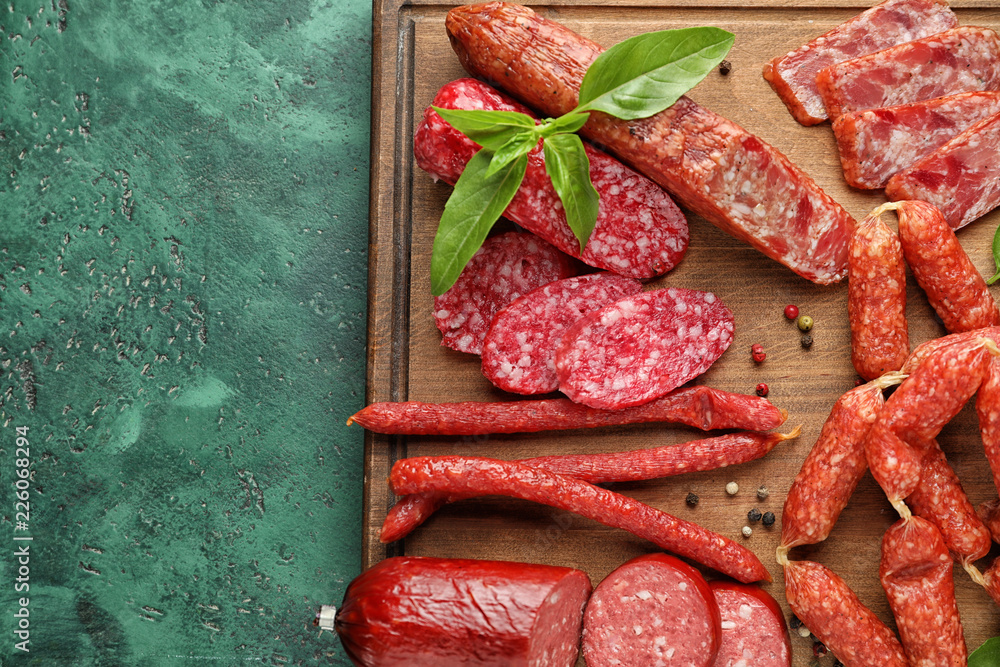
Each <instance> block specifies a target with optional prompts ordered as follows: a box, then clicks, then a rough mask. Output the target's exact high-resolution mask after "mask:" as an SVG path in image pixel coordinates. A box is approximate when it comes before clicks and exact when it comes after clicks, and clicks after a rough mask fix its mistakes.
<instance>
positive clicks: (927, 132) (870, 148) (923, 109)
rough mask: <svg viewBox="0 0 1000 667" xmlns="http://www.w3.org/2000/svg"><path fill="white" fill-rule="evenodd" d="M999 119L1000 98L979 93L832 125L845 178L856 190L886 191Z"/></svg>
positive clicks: (861, 113)
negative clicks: (974, 129) (962, 136)
mask: <svg viewBox="0 0 1000 667" xmlns="http://www.w3.org/2000/svg"><path fill="white" fill-rule="evenodd" d="M998 113H1000V92H995V91H977V92H971V93H958V94H957V95H946V96H945V97H936V98H934V99H932V100H923V101H921V102H913V103H911V104H901V105H898V106H894V107H886V108H884V109H868V110H866V111H855V112H853V113H849V114H844V115H843V116H841V117H840V118H838V119H837V120H836V121H834V123H833V133H834V135H836V137H837V148H838V149H839V150H840V164H841V166H842V167H843V168H844V178H845V179H846V180H847V182H848V183H849V184H850V185H853V186H854V187H856V188H863V189H868V190H872V189H875V188H883V187H885V184H886V183H888V182H889V179H890V178H891V177H892V176H893V175H894V174H896V173H898V172H900V171H902V170H903V169H906V168H908V167H911V166H913V164H915V163H916V162H917V161H919V160H920V159H921V158H923V157H925V156H927V155H929V154H931V153H933V152H934V150H935V149H937V148H939V147H940V146H942V145H944V144H945V143H946V142H948V141H950V140H951V139H953V138H955V137H956V136H957V135H958V134H959V133H960V132H963V131H965V130H967V129H968V128H969V127H971V126H972V125H974V124H975V123H978V122H979V121H981V120H983V119H985V118H989V117H990V116H993V115H995V114H998Z"/></svg>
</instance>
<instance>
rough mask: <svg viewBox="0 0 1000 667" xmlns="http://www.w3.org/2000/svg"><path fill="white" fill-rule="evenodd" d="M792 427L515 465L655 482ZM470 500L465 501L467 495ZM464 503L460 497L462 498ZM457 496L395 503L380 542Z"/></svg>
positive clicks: (716, 462)
mask: <svg viewBox="0 0 1000 667" xmlns="http://www.w3.org/2000/svg"><path fill="white" fill-rule="evenodd" d="M799 431H800V429H799V428H798V427H797V428H795V430H793V431H792V432H791V433H789V434H787V435H786V434H783V433H727V434H726V435H720V436H718V437H715V438H706V439H704V440H692V441H691V442H685V443H682V444H679V445H666V446H663V447H653V448H651V449H637V450H632V451H628V452H618V453H613V454H565V455H562V456H539V457H536V458H532V459H521V460H520V461H519V463H523V464H524V465H528V466H532V467H534V468H541V469H542V470H547V471H549V472H554V473H558V474H560V475H568V476H570V477H574V478H576V479H581V480H583V481H585V482H590V483H592V484H598V483H602V482H626V481H638V480H645V479H659V478H661V477H670V476H672V475H680V474H683V473H688V472H698V471H702V470H716V469H718V468H724V467H726V466H730V465H737V464H740V463H746V462H747V461H754V460H756V459H759V458H761V457H762V456H764V455H765V454H767V453H768V452H770V451H771V450H772V449H774V446H775V445H777V444H778V443H779V442H784V441H785V440H791V439H792V438H796V437H798V435H799ZM466 497H469V496H466ZM462 499H464V498H462ZM455 500H459V498H458V497H455V496H448V497H442V496H437V495H430V494H422V495H408V496H406V497H404V498H400V499H399V501H398V502H397V503H396V504H395V505H393V507H392V508H391V509H390V510H389V513H388V514H387V515H386V517H385V521H384V522H383V523H382V534H381V536H380V538H379V539H381V540H382V541H383V542H393V541H395V540H398V539H400V538H402V537H405V536H406V535H407V534H409V532H410V531H411V530H413V529H414V528H416V527H417V526H419V525H420V524H421V523H423V522H424V521H426V520H427V518H428V517H430V515H431V514H433V513H434V512H436V511H437V510H438V509H439V508H440V507H441V506H442V505H444V504H445V503H446V502H454V501H455Z"/></svg>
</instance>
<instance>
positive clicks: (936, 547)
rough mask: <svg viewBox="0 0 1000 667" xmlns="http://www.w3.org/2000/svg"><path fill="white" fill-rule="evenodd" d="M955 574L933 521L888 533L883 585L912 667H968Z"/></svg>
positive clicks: (907, 522)
mask: <svg viewBox="0 0 1000 667" xmlns="http://www.w3.org/2000/svg"><path fill="white" fill-rule="evenodd" d="M951 570H952V562H951V557H950V556H949V555H948V548H947V547H946V546H945V543H944V539H943V538H942V537H941V533H940V532H939V531H938V529H937V528H935V527H934V525H933V524H932V523H930V522H929V521H926V520H924V519H921V518H920V517H918V516H913V517H910V518H909V519H900V520H899V521H897V522H896V523H894V524H893V525H892V526H890V527H889V530H887V531H886V532H885V536H884V537H883V538H882V560H881V563H880V564H879V580H880V581H881V582H882V588H883V589H884V590H885V594H886V597H887V598H888V599H889V607H890V608H891V609H892V614H893V616H895V617H896V626H897V627H898V628H899V635H900V637H901V638H902V644H903V650H904V651H906V657H907V659H908V660H909V663H910V667H966V665H967V664H968V659H969V658H968V651H967V649H966V646H965V635H964V634H963V632H962V622H961V621H960V620H959V617H958V605H957V604H956V602H955V584H954V582H953V581H952V577H951Z"/></svg>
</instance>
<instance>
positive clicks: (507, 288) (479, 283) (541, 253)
mask: <svg viewBox="0 0 1000 667" xmlns="http://www.w3.org/2000/svg"><path fill="white" fill-rule="evenodd" d="M576 273H577V271H576V267H575V266H574V262H573V260H572V259H570V258H569V257H568V256H567V255H564V254H563V253H561V252H559V251H558V250H556V249H555V248H554V247H553V246H552V245H550V244H549V243H546V242H545V241H543V240H541V239H540V238H538V237H537V236H535V235H534V234H527V233H525V232H507V233H506V234H500V235H499V236H491V237H490V238H488V239H486V242H485V243H483V247H482V248H480V249H479V250H478V251H477V252H476V254H475V255H473V256H472V259H471V260H469V263H468V264H467V265H466V267H465V269H464V270H463V271H462V274H461V275H460V276H459V277H458V280H456V281H455V284H454V285H452V287H451V289H449V290H448V291H447V292H445V293H444V294H442V295H441V296H438V297H434V321H435V322H436V323H437V328H438V329H440V330H441V334H442V336H443V337H442V339H441V344H442V345H444V346H445V347H450V348H451V349H453V350H458V351H459V352H469V353H471V354H480V353H481V352H482V350H483V340H484V339H485V338H486V332H487V331H489V328H490V324H492V322H493V318H494V317H495V316H496V314H497V313H498V312H499V311H500V309H502V308H504V307H505V306H506V305H507V304H509V303H510V302H511V301H513V300H514V299H516V298H517V297H519V296H521V295H522V294H527V293H528V292H530V291H531V290H533V289H535V288H537V287H541V286H542V285H547V284H548V283H550V282H552V281H553V280H560V279H562V278H569V277H570V276H573V275H575V274H576Z"/></svg>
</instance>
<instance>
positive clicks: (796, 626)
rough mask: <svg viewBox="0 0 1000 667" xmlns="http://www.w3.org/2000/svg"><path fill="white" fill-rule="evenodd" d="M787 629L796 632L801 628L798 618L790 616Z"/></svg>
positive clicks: (793, 615)
mask: <svg viewBox="0 0 1000 667" xmlns="http://www.w3.org/2000/svg"><path fill="white" fill-rule="evenodd" d="M788 627H790V628H791V629H792V630H798V629H799V628H801V627H802V621H800V620H799V617H798V616H796V615H795V614H792V616H791V618H789V619H788Z"/></svg>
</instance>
